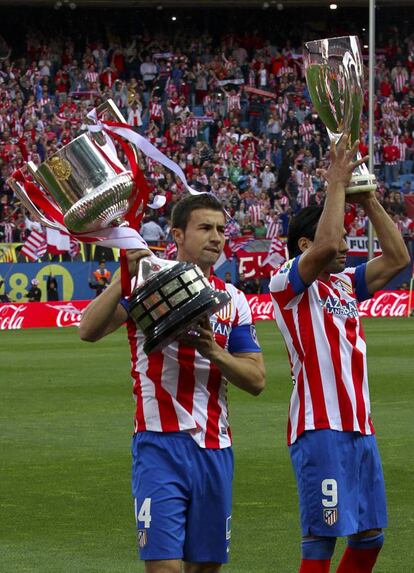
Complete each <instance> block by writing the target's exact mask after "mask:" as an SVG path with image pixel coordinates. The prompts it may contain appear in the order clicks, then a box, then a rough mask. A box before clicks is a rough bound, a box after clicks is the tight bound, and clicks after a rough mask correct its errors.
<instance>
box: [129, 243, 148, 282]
mask: <svg viewBox="0 0 414 573" xmlns="http://www.w3.org/2000/svg"><path fill="white" fill-rule="evenodd" d="M151 255H152V253H151V251H150V250H149V249H128V250H127V251H126V258H127V262H128V270H129V274H130V275H131V277H135V276H136V275H137V273H138V268H139V262H140V260H141V259H144V258H145V257H150V256H151Z"/></svg>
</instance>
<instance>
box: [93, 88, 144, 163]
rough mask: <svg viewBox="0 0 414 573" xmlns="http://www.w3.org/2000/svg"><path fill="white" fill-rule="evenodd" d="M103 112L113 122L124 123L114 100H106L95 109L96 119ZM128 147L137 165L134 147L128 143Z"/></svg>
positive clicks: (136, 154)
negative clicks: (112, 119) (110, 117)
mask: <svg viewBox="0 0 414 573" xmlns="http://www.w3.org/2000/svg"><path fill="white" fill-rule="evenodd" d="M105 112H106V113H108V114H109V115H112V117H113V118H114V120H115V121H118V122H119V123H126V120H125V118H124V116H123V115H122V113H121V111H120V109H119V108H118V106H117V105H116V104H115V102H114V100H112V99H107V100H106V101H104V102H103V103H101V105H99V106H98V107H97V108H96V114H97V116H98V117H99V116H100V115H102V114H103V113H105ZM127 143H128V142H127ZM128 145H129V147H130V148H131V150H132V153H133V154H134V157H135V161H136V162H137V163H138V153H137V150H136V148H135V146H134V145H131V144H130V143H128Z"/></svg>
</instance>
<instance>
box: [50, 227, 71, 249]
mask: <svg viewBox="0 0 414 573" xmlns="http://www.w3.org/2000/svg"><path fill="white" fill-rule="evenodd" d="M46 240H47V250H48V251H49V253H50V254H52V255H61V254H62V253H67V252H68V251H69V250H70V235H68V234H66V233H62V232H61V231H58V230H57V229H50V228H49V227H48V228H47V229H46Z"/></svg>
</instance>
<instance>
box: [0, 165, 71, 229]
mask: <svg viewBox="0 0 414 573" xmlns="http://www.w3.org/2000/svg"><path fill="white" fill-rule="evenodd" d="M29 164H31V165H29ZM28 166H29V170H30V172H31V173H32V175H34V176H35V177H36V171H37V168H36V165H35V164H34V163H33V162H32V161H29V162H28ZM36 180H37V177H36ZM7 183H8V184H9V185H10V187H11V188H12V189H13V191H14V193H15V194H16V196H17V197H18V199H19V200H20V201H21V203H22V204H23V206H24V207H25V208H26V209H27V210H28V211H29V213H30V214H31V215H32V217H33V219H34V220H35V221H37V222H38V223H41V224H42V225H45V227H50V228H51V229H57V230H58V231H59V230H61V229H62V226H61V225H59V224H57V223H55V222H54V221H52V220H51V219H48V218H47V217H46V216H45V215H44V214H43V213H42V212H41V211H40V210H39V209H38V208H37V207H36V205H35V204H34V203H33V201H32V200H31V199H30V197H29V195H28V194H27V191H26V189H25V188H24V186H23V185H22V184H21V183H20V181H17V180H16V179H15V178H14V177H13V176H11V177H9V178H8V179H7Z"/></svg>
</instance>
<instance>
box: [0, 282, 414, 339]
mask: <svg viewBox="0 0 414 573" xmlns="http://www.w3.org/2000/svg"><path fill="white" fill-rule="evenodd" d="M409 298H410V293H409V292H408V291H379V292H377V293H376V294H375V296H374V297H373V298H371V299H368V300H366V301H364V302H362V303H360V304H359V312H360V315H361V316H363V317H371V318H374V317H404V316H407V315H408V314H409ZM247 299H248V301H249V304H250V308H251V310H252V314H253V319H254V320H255V321H259V320H273V319H274V314H273V305H272V301H271V298H270V295H269V294H262V295H247ZM89 302H90V301H89V300H71V301H68V302H31V303H30V302H29V303H14V302H13V303H3V304H0V330H20V329H23V328H47V327H66V326H78V325H79V322H80V319H81V316H82V311H83V310H84V309H85V308H86V306H87V305H88V304H89Z"/></svg>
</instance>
